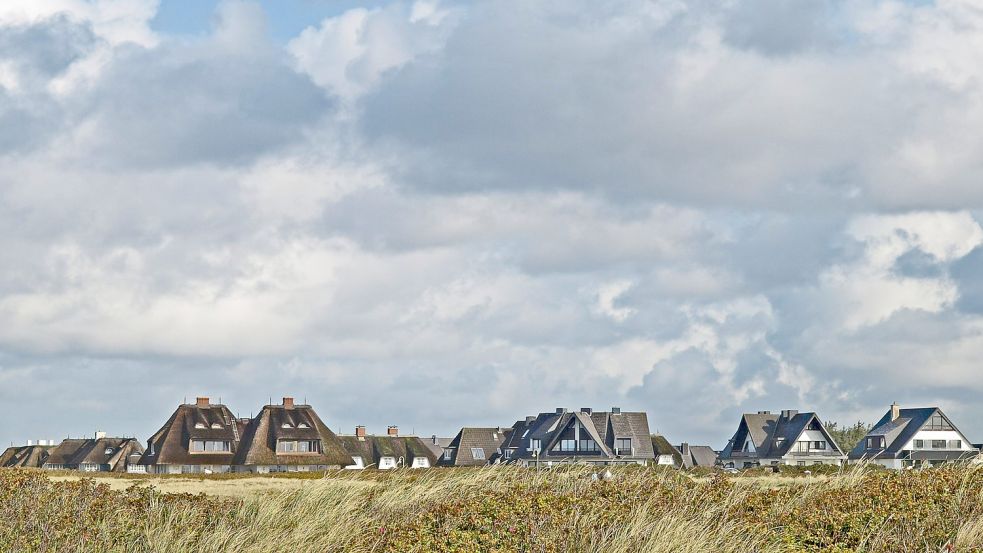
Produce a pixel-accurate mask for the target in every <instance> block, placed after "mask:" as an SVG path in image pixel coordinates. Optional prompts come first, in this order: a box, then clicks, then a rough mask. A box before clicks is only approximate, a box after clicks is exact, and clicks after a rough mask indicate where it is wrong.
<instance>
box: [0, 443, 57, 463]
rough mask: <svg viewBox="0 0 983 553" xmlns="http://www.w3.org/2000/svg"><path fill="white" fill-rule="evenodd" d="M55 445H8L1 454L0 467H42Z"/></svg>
mask: <svg viewBox="0 0 983 553" xmlns="http://www.w3.org/2000/svg"><path fill="white" fill-rule="evenodd" d="M54 448H55V446H53V445H21V446H13V447H8V448H7V449H6V450H4V452H3V453H2V454H0V467H22V468H40V467H41V465H43V464H44V462H45V461H46V460H47V459H48V454H49V453H50V452H51V450H52V449H54Z"/></svg>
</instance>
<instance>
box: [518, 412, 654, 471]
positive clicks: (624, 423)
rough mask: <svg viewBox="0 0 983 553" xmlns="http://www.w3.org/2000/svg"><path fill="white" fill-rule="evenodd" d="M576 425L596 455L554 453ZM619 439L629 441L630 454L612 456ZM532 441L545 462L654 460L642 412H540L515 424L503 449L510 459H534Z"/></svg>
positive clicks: (645, 418)
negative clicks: (595, 448)
mask: <svg viewBox="0 0 983 553" xmlns="http://www.w3.org/2000/svg"><path fill="white" fill-rule="evenodd" d="M578 423H579V425H580V428H581V439H586V438H587V437H589V438H590V439H592V440H594V441H595V442H596V443H597V444H598V449H599V451H598V452H596V453H584V452H561V451H554V450H553V448H554V446H555V445H556V444H558V443H559V442H560V440H561V439H572V438H571V437H569V436H568V437H566V438H564V437H563V434H564V433H567V434H569V433H570V429H571V428H573V426H574V425H575V424H578ZM618 438H630V439H631V443H632V449H633V452H631V453H628V454H621V455H615V452H614V447H615V440H616V439H618ZM533 439H535V440H540V442H541V443H540V448H541V449H542V453H541V456H540V457H539V458H540V459H542V460H544V461H549V460H551V459H556V460H559V459H564V460H566V459H569V458H571V457H577V458H579V459H582V460H588V459H597V460H605V459H616V458H620V459H626V460H636V459H640V460H647V459H654V458H655V451H654V449H653V447H652V438H651V435H650V434H649V426H648V416H647V415H646V414H645V413H642V412H622V413H610V412H597V411H595V412H593V413H585V412H580V411H577V412H562V413H556V412H553V413H540V414H539V415H537V416H536V417H532V418H531V420H528V421H526V420H523V421H518V422H516V424H515V425H514V426H513V427H512V437H511V439H510V440H508V442H506V443H505V444H504V446H503V447H506V448H509V449H512V450H513V453H512V459H526V460H529V459H532V458H533V454H532V451H531V450H530V441H531V440H533Z"/></svg>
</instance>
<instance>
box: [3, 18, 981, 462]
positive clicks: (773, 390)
mask: <svg viewBox="0 0 983 553" xmlns="http://www.w3.org/2000/svg"><path fill="white" fill-rule="evenodd" d="M155 8H156V4H155V3H153V2H140V1H136V2H104V1H102V0H91V1H89V0H86V1H82V0H78V1H75V0H58V1H54V0H45V1H42V2H19V3H14V2H8V3H4V5H3V7H0V123H2V125H0V156H2V161H3V163H0V320H2V321H3V323H4V324H3V325H0V400H2V401H3V402H4V405H10V406H11V408H12V409H17V408H18V407H24V406H29V405H36V404H37V402H39V401H45V402H46V405H49V406H50V410H49V412H50V414H51V416H50V417H47V418H46V419H45V420H40V419H38V420H29V421H18V425H17V426H16V427H12V426H10V425H7V426H0V439H2V440H4V441H8V440H22V439H27V438H57V437H60V436H62V435H63V434H66V433H76V435H77V434H80V433H87V432H90V431H91V430H92V429H93V428H92V427H94V426H98V427H100V428H103V429H105V430H108V431H113V432H133V433H136V434H138V435H139V436H141V437H145V436H146V435H149V433H150V432H152V431H153V430H154V429H155V428H156V427H157V426H159V424H160V423H161V422H162V417H164V416H165V415H166V414H167V413H168V412H170V411H171V410H172V409H173V406H174V403H176V402H177V401H179V400H180V399H181V398H184V397H191V396H193V395H198V394H206V395H212V396H215V397H218V396H222V397H223V399H224V400H225V401H227V402H228V403H229V404H231V405H232V406H233V408H235V409H239V410H241V414H243V415H246V414H248V412H249V410H250V409H255V408H256V407H257V406H258V405H260V404H261V402H264V401H267V399H268V398H269V397H270V396H273V397H276V396H277V395H280V394H282V395H295V396H298V397H303V396H305V395H306V396H307V397H308V400H309V401H311V403H313V404H314V405H315V406H317V407H318V408H319V410H320V411H321V414H322V416H323V417H324V418H325V420H327V421H328V422H329V424H330V425H331V426H332V428H335V427H338V426H340V427H342V429H347V428H348V427H350V426H352V425H355V424H369V425H370V427H374V428H381V427H382V426H385V425H388V424H394V423H395V424H399V425H400V426H401V427H404V428H406V427H409V428H411V429H416V430H417V431H418V432H420V433H426V434H427V435H429V434H430V433H438V434H450V433H452V432H453V431H455V430H456V428H457V427H459V426H461V425H462V424H474V425H489V424H496V425H497V424H503V425H504V424H509V423H511V422H512V421H514V420H516V419H517V418H519V417H521V416H525V415H526V414H528V413H534V412H539V411H542V410H550V409H552V408H553V407H557V406H564V405H565V406H568V407H580V406H595V407H610V406H612V405H619V406H622V407H624V408H626V409H627V408H631V409H642V410H646V411H648V412H649V413H650V415H651V422H652V426H653V428H657V429H659V430H660V431H663V432H665V433H667V434H668V435H669V437H670V438H671V439H673V440H675V441H681V440H687V441H690V442H694V443H695V442H698V441H703V442H707V443H710V444H712V445H714V446H716V447H720V446H722V445H723V443H724V441H725V440H726V438H727V435H729V433H730V432H732V430H733V424H734V422H735V421H736V420H737V417H738V416H739V414H740V413H741V412H744V411H755V410H758V409H771V410H777V409H782V408H799V409H803V410H809V409H815V410H817V411H818V412H819V413H820V414H821V416H823V418H824V419H832V420H840V421H852V420H855V419H856V418H858V417H860V418H865V419H866V420H871V419H872V417H876V416H880V415H881V414H882V413H883V410H884V408H885V406H886V405H887V404H888V403H890V402H891V401H894V400H898V401H901V402H902V403H904V404H906V405H909V404H910V405H915V404H925V403H940V404H942V405H943V407H944V408H946V410H947V412H949V413H950V414H952V415H953V416H954V417H955V418H956V419H957V420H962V418H963V417H966V418H970V419H971V418H972V417H978V416H979V415H980V414H981V411H980V409H979V408H978V407H977V406H976V403H975V402H974V401H973V398H974V397H975V395H977V394H978V392H979V391H980V390H979V388H980V385H979V378H978V374H977V372H978V371H977V368H976V365H975V360H976V359H978V358H979V356H980V354H981V353H983V343H981V342H980V340H979V336H980V335H981V326H983V318H981V309H983V307H981V306H983V300H981V298H983V293H981V288H980V285H979V284H977V283H978V282H980V280H981V279H980V277H981V275H983V261H981V260H983V257H981V255H983V254H981V253H980V252H981V251H983V248H981V247H980V246H981V242H983V229H981V226H980V211H979V208H980V200H981V197H980V193H979V186H978V181H979V175H980V170H979V168H980V162H981V161H983V158H981V157H980V152H981V151H983V149H981V148H979V144H978V140H977V139H976V138H975V137H976V136H977V135H978V134H979V133H978V132H976V129H977V128H978V127H979V126H980V123H981V118H980V114H981V113H983V112H981V110H980V109H979V108H980V105H981V104H980V99H981V96H980V92H979V87H978V83H979V79H978V77H979V75H978V73H979V68H978V64H974V61H975V60H976V57H977V56H975V52H976V51H977V50H978V48H976V45H977V43H978V41H979V40H980V36H983V26H981V25H980V21H979V20H978V19H979V18H978V17H977V15H978V14H976V12H975V11H974V9H973V5H972V4H971V3H969V2H963V1H957V0H949V1H946V2H937V3H933V4H912V3H902V2H892V1H888V0H885V1H882V2H876V3H873V4H870V3H868V4H863V5H861V4H856V3H850V2H836V1H831V2H818V3H811V4H805V3H803V4H794V5H793V4H788V3H782V4H781V5H780V6H779V5H778V4H776V3H775V2H771V1H763V0H762V1H757V0H754V1H752V0H746V1H734V2H727V3H725V4H723V5H720V6H717V5H712V6H711V5H709V4H707V3H700V2H690V3H681V2H675V1H671V0H666V1H661V0H660V1H655V2H653V1H636V0H623V1H619V2H615V3H603V4H601V3H596V2H594V3H590V2H574V3H555V2H521V3H519V2H477V3H471V4H456V3H455V4H452V3H433V2H424V1H418V2H398V1H397V2H389V3H384V4H382V5H379V6H377V7H373V8H354V9H352V10H348V11H345V12H342V13H339V14H337V15H333V16H331V17H328V18H325V19H323V20H320V21H315V20H312V21H310V22H309V26H308V27H307V28H306V29H305V30H304V31H302V32H301V33H300V34H298V36H296V37H293V38H292V39H289V40H286V41H284V43H278V42H276V41H275V40H274V39H273V38H271V37H270V36H269V34H268V32H267V18H269V17H272V16H276V15H277V14H275V13H267V11H266V10H275V9H277V8H276V7H268V8H265V10H264V8H262V7H261V6H260V5H259V4H256V3H249V2H223V3H221V5H220V6H219V8H218V9H217V11H216V13H215V17H214V25H213V27H212V28H211V29H210V31H209V32H207V33H205V34H203V35H196V36H181V35H174V34H169V35H157V34H156V33H154V32H153V30H152V28H151V27H150V24H149V22H150V21H152V19H153V15H154V11H155ZM270 374H275V375H276V379H275V380H274V381H271V380H270V378H269V375H270ZM79 398H84V401H83V402H82V403H81V404H80V403H79ZM366 398H373V399H376V400H378V401H376V402H374V403H373V402H366ZM79 405H81V406H82V407H83V408H84V409H82V410H80V409H79V407H78V406H79ZM119 412H125V413H127V414H128V416H127V418H126V425H124V426H123V427H121V428H118V426H119V425H120V423H119V416H118V413H119Z"/></svg>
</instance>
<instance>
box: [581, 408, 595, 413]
mask: <svg viewBox="0 0 983 553" xmlns="http://www.w3.org/2000/svg"><path fill="white" fill-rule="evenodd" d="M580 412H581V413H583V414H585V415H590V414H591V413H593V412H594V410H593V409H591V408H590V407H581V408H580Z"/></svg>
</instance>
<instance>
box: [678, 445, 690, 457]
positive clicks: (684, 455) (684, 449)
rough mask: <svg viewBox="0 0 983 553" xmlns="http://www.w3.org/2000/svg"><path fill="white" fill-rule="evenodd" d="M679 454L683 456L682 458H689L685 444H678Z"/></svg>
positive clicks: (687, 446) (687, 447)
mask: <svg viewBox="0 0 983 553" xmlns="http://www.w3.org/2000/svg"><path fill="white" fill-rule="evenodd" d="M679 452H680V453H682V454H683V457H689V444H688V443H686V442H683V443H681V444H679Z"/></svg>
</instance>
